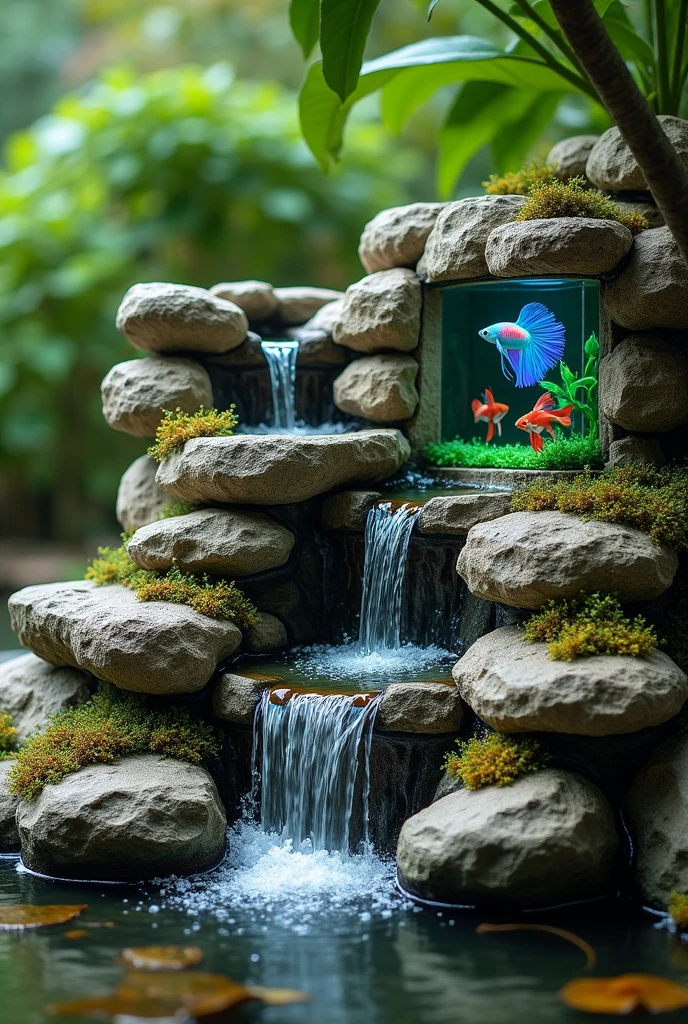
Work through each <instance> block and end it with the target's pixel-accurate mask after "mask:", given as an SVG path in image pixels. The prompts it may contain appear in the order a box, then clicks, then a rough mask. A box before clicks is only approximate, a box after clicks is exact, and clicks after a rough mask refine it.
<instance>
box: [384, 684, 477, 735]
mask: <svg viewBox="0 0 688 1024" xmlns="http://www.w3.org/2000/svg"><path fill="white" fill-rule="evenodd" d="M461 718H462V715H461V701H460V700H459V696H458V694H457V692H456V688H455V687H454V686H452V685H451V683H442V682H433V681H431V680H427V681H426V680H418V682H409V683H392V685H391V686H388V687H387V689H386V690H385V693H384V696H383V698H382V701H381V702H380V706H379V707H378V709H377V715H376V717H375V728H376V729H377V730H378V731H379V732H414V733H426V734H432V733H443V732H458V730H459V729H460V728H461Z"/></svg>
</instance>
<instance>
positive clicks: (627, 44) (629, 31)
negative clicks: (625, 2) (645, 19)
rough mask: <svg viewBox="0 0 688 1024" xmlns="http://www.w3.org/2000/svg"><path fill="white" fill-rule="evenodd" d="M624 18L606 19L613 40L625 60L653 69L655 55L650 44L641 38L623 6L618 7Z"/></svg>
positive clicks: (614, 16) (612, 17) (610, 16)
mask: <svg viewBox="0 0 688 1024" xmlns="http://www.w3.org/2000/svg"><path fill="white" fill-rule="evenodd" d="M618 6H619V7H620V9H621V11H622V12H623V16H617V15H616V14H614V15H613V16H612V14H611V12H610V14H609V17H607V18H605V20H604V24H605V28H606V29H607V32H609V35H610V36H611V40H612V42H613V43H614V45H615V46H616V48H617V50H618V51H619V53H620V54H621V56H622V57H623V58H624V60H629V61H634V62H635V63H637V64H642V66H643V67H646V68H652V67H654V65H655V54H654V50H653V49H652V47H651V46H650V44H649V43H648V42H647V41H646V40H645V39H643V38H642V36H639V35H638V33H637V32H636V31H635V29H634V27H633V25H632V24H631V22H630V21H629V20H628V17H627V16H626V14H625V11H623V8H622V7H621V5H620V4H619V5H618Z"/></svg>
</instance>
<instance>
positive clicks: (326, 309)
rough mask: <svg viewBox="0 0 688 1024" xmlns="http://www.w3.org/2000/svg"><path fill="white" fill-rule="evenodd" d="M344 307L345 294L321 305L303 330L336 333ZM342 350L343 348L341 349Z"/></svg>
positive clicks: (330, 334) (331, 334)
mask: <svg viewBox="0 0 688 1024" xmlns="http://www.w3.org/2000/svg"><path fill="white" fill-rule="evenodd" d="M343 308H344V296H342V298H341V299H335V300H334V302H327V303H325V305H324V306H321V307H320V309H319V310H318V312H317V313H315V314H314V315H313V316H312V317H311V318H310V320H309V321H308V322H307V323H305V324H304V325H303V328H302V330H303V331H324V332H325V334H328V335H329V336H330V337H333V335H334V328H335V325H336V324H337V322H338V321H339V318H340V316H341V315H342V309H343ZM339 351H341V350H339Z"/></svg>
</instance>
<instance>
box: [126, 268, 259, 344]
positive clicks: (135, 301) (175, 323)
mask: <svg viewBox="0 0 688 1024" xmlns="http://www.w3.org/2000/svg"><path fill="white" fill-rule="evenodd" d="M117 329H118V330H119V331H121V332H122V334H123V335H124V336H125V338H127V340H128V341H130V342H131V344H132V345H133V346H134V348H140V349H143V351H144V352H228V351H229V349H231V348H236V347H237V345H241V343H242V341H243V340H244V339H245V337H246V331H247V330H248V320H247V319H246V314H245V313H244V311H243V309H239V307H238V306H235V305H234V303H233V302H227V301H226V299H220V298H218V297H217V295H212V294H211V292H209V291H206V289H205V288H194V287H192V286H191V285H187V284H163V283H162V282H159V281H153V282H150V283H147V284H135V285H134V286H133V287H132V288H130V289H129V291H128V292H127V294H126V295H125V296H124V298H123V299H122V303H121V305H120V307H119V310H118V312H117Z"/></svg>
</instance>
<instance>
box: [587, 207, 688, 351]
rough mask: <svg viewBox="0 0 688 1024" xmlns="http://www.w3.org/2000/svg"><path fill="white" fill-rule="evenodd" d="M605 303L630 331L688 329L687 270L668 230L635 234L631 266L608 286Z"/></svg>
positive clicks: (657, 229)
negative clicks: (659, 328) (660, 328)
mask: <svg viewBox="0 0 688 1024" xmlns="http://www.w3.org/2000/svg"><path fill="white" fill-rule="evenodd" d="M603 302H604V306H605V308H606V310H607V312H608V314H609V315H610V316H611V318H612V319H613V320H615V321H616V322H617V324H621V326H622V327H627V328H628V329H629V330H631V331H644V330H648V329H651V328H653V327H669V328H686V327H688V267H686V265H685V263H684V262H683V259H682V257H681V254H680V253H679V251H678V249H677V247H676V243H675V242H674V240H673V238H672V236H671V234H670V232H669V229H668V228H666V227H664V228H652V229H651V230H650V231H642V232H641V233H640V234H639V235H636V238H635V241H634V244H633V248H632V249H631V256H630V259H629V261H628V264H627V265H626V267H625V268H624V270H623V271H622V272H621V273H620V274H619V276H618V277H617V278H615V280H613V281H611V282H610V283H609V284H608V285H607V286H606V287H605V290H604V299H603Z"/></svg>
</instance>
